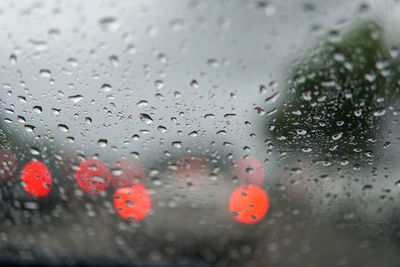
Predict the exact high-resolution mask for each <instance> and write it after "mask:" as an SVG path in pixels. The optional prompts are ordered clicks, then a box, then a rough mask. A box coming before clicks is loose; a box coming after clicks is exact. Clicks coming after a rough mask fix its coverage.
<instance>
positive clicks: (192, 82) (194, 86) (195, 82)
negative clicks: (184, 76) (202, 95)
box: [190, 80, 199, 89]
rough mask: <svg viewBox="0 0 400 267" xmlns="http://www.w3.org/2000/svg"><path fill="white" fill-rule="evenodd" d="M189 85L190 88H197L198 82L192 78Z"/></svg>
mask: <svg viewBox="0 0 400 267" xmlns="http://www.w3.org/2000/svg"><path fill="white" fill-rule="evenodd" d="M190 86H191V87H192V88H194V89H197V88H199V83H198V82H197V81H196V80H192V81H191V82H190Z"/></svg>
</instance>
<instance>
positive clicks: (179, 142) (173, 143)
mask: <svg viewBox="0 0 400 267" xmlns="http://www.w3.org/2000/svg"><path fill="white" fill-rule="evenodd" d="M172 146H173V147H176V148H181V147H182V142H181V141H174V142H172Z"/></svg>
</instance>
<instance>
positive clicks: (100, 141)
mask: <svg viewBox="0 0 400 267" xmlns="http://www.w3.org/2000/svg"><path fill="white" fill-rule="evenodd" d="M97 144H98V145H99V146H100V147H106V146H107V144H108V141H107V139H99V140H98V141H97Z"/></svg>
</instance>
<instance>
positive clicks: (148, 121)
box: [140, 113, 153, 124]
mask: <svg viewBox="0 0 400 267" xmlns="http://www.w3.org/2000/svg"><path fill="white" fill-rule="evenodd" d="M140 119H141V120H142V121H143V122H144V123H146V124H151V123H152V122H153V119H152V118H151V117H150V115H149V114H146V113H140Z"/></svg>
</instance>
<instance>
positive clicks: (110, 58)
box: [108, 55, 119, 67]
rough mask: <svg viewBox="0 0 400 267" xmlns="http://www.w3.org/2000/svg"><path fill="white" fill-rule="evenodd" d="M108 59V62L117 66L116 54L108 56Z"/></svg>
mask: <svg viewBox="0 0 400 267" xmlns="http://www.w3.org/2000/svg"><path fill="white" fill-rule="evenodd" d="M108 60H109V61H110V63H111V64H112V65H113V66H114V67H118V66H119V59H118V57H117V56H116V55H112V56H110V57H109V58H108Z"/></svg>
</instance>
